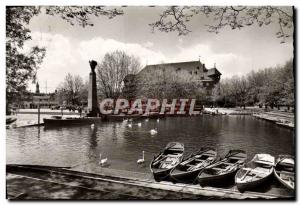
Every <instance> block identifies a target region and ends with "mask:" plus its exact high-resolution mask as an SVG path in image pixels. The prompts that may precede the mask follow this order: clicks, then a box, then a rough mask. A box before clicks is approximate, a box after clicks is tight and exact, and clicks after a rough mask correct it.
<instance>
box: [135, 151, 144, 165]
mask: <svg viewBox="0 0 300 205" xmlns="http://www.w3.org/2000/svg"><path fill="white" fill-rule="evenodd" d="M144 162H145V151H143V158H142V159H138V161H137V162H136V163H138V164H143V163H144Z"/></svg>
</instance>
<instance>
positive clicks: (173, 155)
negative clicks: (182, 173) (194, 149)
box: [150, 142, 184, 181]
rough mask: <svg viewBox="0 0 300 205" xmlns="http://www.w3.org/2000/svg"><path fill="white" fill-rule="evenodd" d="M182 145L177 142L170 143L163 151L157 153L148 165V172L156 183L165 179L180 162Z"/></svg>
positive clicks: (182, 150)
mask: <svg viewBox="0 0 300 205" xmlns="http://www.w3.org/2000/svg"><path fill="white" fill-rule="evenodd" d="M183 152H184V145H183V144H182V143H179V142H170V143H168V144H167V146H166V147H165V149H164V151H163V152H161V153H159V154H158V155H157V156H156V157H154V159H153V160H152V162H151V163H150V170H151V172H152V173H153V177H154V179H155V180H156V181H160V180H163V179H166V178H167V177H168V176H169V174H170V171H171V170H172V169H173V168H174V167H176V166H177V165H178V164H179V163H180V162H181V160H182V157H183Z"/></svg>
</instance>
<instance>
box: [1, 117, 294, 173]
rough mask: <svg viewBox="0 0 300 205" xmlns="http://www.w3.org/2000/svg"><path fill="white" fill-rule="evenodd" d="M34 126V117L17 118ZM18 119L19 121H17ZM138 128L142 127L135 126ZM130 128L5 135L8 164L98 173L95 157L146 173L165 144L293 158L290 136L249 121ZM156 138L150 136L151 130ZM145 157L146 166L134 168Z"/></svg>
mask: <svg viewBox="0 0 300 205" xmlns="http://www.w3.org/2000/svg"><path fill="white" fill-rule="evenodd" d="M30 117H31V118H32V119H33V120H35V118H36V115H31V114H23V115H18V118H19V119H20V118H21V119H22V118H25V119H27V120H28V119H29V118H30ZM19 119H18V120H19ZM139 122H141V124H142V125H141V126H138V123H139ZM128 123H129V122H103V123H99V124H97V125H96V126H95V128H94V129H93V128H91V126H90V125H82V126H74V127H56V128H44V127H40V128H39V127H24V128H16V129H7V131H6V132H7V137H6V158H7V164H34V165H49V166H70V167H73V168H74V167H76V166H85V165H88V166H90V167H98V166H99V161H100V154H101V156H102V158H107V159H108V161H109V164H110V168H112V169H118V170H127V171H134V172H144V173H149V172H150V169H149V164H150V162H151V160H152V159H153V155H155V154H157V153H158V152H159V151H161V150H162V149H163V148H164V147H165V145H166V144H167V143H168V142H170V141H178V142H182V143H184V145H185V151H186V154H188V153H191V152H193V151H196V150H198V149H200V148H201V147H202V146H210V147H215V148H216V149H217V151H218V153H219V155H220V156H224V155H225V154H226V153H227V152H228V151H229V150H230V149H242V150H245V151H246V152H247V154H248V160H250V159H252V157H253V156H254V155H255V154H256V153H269V154H271V155H274V156H277V155H279V154H292V155H293V154H294V150H295V149H294V132H293V131H292V130H290V129H286V128H283V127H279V126H277V125H276V124H273V123H270V122H267V121H263V120H258V119H255V118H254V117H252V116H210V115H201V116H197V117H169V118H165V119H160V121H159V122H157V120H156V119H149V121H146V120H145V119H142V120H135V121H133V122H132V127H131V128H130V127H128ZM155 128H157V131H158V133H157V134H156V135H151V134H150V130H151V129H155ZM142 151H145V164H144V165H142V166H141V165H138V164H137V163H136V162H137V160H138V159H140V158H142Z"/></svg>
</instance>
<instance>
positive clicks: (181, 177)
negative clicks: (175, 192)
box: [170, 168, 202, 182]
mask: <svg viewBox="0 0 300 205" xmlns="http://www.w3.org/2000/svg"><path fill="white" fill-rule="evenodd" d="M175 169H176V168H175ZM201 170H202V169H199V170H195V171H191V172H182V173H174V172H173V171H171V172H170V179H171V180H172V181H175V182H194V181H195V179H196V177H197V176H198V174H199V173H200V172H201Z"/></svg>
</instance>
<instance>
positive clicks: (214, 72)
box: [137, 61, 222, 89]
mask: <svg viewBox="0 0 300 205" xmlns="http://www.w3.org/2000/svg"><path fill="white" fill-rule="evenodd" d="M158 71H160V72H161V73H162V74H165V75H172V76H176V81H177V82H201V83H202V85H203V87H205V88H207V89H212V88H213V87H214V86H215V84H217V83H218V82H219V81H220V77H221V75H222V74H221V73H220V71H218V69H217V68H210V69H207V68H206V67H205V64H202V63H201V62H200V61H189V62H179V63H166V64H157V65H147V66H146V67H145V68H144V69H142V70H141V71H140V72H139V73H138V74H137V75H138V76H139V77H140V78H144V77H146V76H148V77H149V76H154V73H155V72H158Z"/></svg>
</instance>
